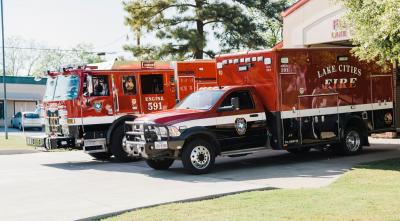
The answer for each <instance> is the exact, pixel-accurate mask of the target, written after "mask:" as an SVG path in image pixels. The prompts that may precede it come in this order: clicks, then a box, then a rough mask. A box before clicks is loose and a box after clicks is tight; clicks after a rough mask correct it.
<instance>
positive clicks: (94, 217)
mask: <svg viewBox="0 0 400 221" xmlns="http://www.w3.org/2000/svg"><path fill="white" fill-rule="evenodd" d="M276 189H279V188H274V187H262V188H257V189H248V190H240V191H234V192H228V193H220V194H214V195H209V196H201V197H194V198H189V199H185V200H177V201H172V202H167V203H158V204H154V205H149V206H141V207H137V208H133V209H127V210H121V211H117V212H111V213H106V214H102V215H98V216H92V217H87V218H83V219H77V221H89V220H100V219H105V218H109V217H111V216H117V215H121V214H123V213H126V212H133V211H136V210H141V209H148V208H153V207H157V206H163V205H168V204H173V203H190V202H198V201H203V200H211V199H217V198H221V197H224V196H231V195H236V194H240V193H247V192H254V191H268V190H276Z"/></svg>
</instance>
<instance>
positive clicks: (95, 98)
mask: <svg viewBox="0 0 400 221" xmlns="http://www.w3.org/2000/svg"><path fill="white" fill-rule="evenodd" d="M111 85H112V84H111V76H110V75H87V76H86V79H85V81H84V85H83V102H82V106H81V108H82V124H83V125H84V126H85V132H89V131H91V130H92V131H101V128H100V126H99V125H104V124H109V123H111V122H113V121H114V119H115V118H114V107H113V106H114V104H113V99H112V86H111ZM86 127H89V129H87V128H86ZM91 127H93V128H91ZM94 127H96V129H94ZM99 133H100V134H97V136H101V135H102V134H101V133H102V132H99ZM104 133H105V131H104ZM87 134H89V133H87ZM104 137H105V134H104Z"/></svg>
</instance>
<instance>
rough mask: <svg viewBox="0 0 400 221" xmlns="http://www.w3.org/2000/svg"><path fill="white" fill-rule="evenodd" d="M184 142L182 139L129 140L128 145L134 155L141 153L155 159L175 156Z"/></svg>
mask: <svg viewBox="0 0 400 221" xmlns="http://www.w3.org/2000/svg"><path fill="white" fill-rule="evenodd" d="M184 143H185V141H184V140H180V139H170V140H167V141H155V142H141V141H129V140H128V141H126V147H127V149H128V150H130V152H131V154H133V155H139V156H141V157H143V158H146V159H153V158H159V157H174V152H175V151H176V150H180V149H182V147H183V144H184Z"/></svg>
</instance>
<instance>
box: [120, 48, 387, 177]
mask: <svg viewBox="0 0 400 221" xmlns="http://www.w3.org/2000/svg"><path fill="white" fill-rule="evenodd" d="M216 61H217V79H218V85H219V87H215V88H209V89H203V90H201V91H198V92H195V93H193V94H191V95H190V96H188V97H187V98H186V99H184V100H183V101H182V102H181V103H179V104H178V105H177V106H176V108H175V109H172V110H167V111H162V112H155V113H151V114H147V115H145V116H143V117H141V118H138V119H136V120H135V121H134V122H128V123H127V124H128V126H129V128H130V130H131V131H128V132H127V140H128V141H127V144H128V146H130V147H131V148H132V149H135V150H136V151H137V152H138V153H139V154H140V155H142V156H144V157H145V158H147V162H148V164H149V166H151V167H153V168H155V169H166V168H168V165H169V163H171V162H173V160H174V159H181V160H182V162H183V165H184V167H185V168H186V169H187V170H188V171H189V172H191V173H195V174H199V173H206V172H208V171H209V170H210V169H211V167H212V165H213V163H214V159H215V156H217V155H222V156H242V155H246V154H249V153H254V152H257V151H259V150H262V149H265V148H273V149H286V150H288V151H290V152H305V151H308V150H309V149H310V148H311V147H327V146H328V147H332V148H334V149H335V150H337V151H338V152H341V153H344V154H356V153H358V152H359V151H361V148H362V146H363V145H368V135H369V134H371V133H373V132H385V131H393V130H394V118H393V116H394V113H393V80H392V78H393V73H392V69H391V68H390V67H387V68H386V69H384V68H382V67H380V66H378V65H376V64H374V63H367V62H362V61H359V60H357V58H355V57H353V56H352V55H351V54H350V49H349V48H321V49H280V50H277V49H274V50H265V51H255V52H246V53H237V54H230V55H222V56H218V57H217V58H216ZM163 128H164V129H163Z"/></svg>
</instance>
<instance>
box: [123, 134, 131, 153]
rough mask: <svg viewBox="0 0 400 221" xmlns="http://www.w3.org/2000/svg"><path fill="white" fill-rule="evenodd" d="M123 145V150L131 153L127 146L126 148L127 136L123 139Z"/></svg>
mask: <svg viewBox="0 0 400 221" xmlns="http://www.w3.org/2000/svg"><path fill="white" fill-rule="evenodd" d="M121 145H122V149H123V150H124V151H125V152H126V153H129V152H130V150H128V148H127V146H126V136H124V137H122V143H121Z"/></svg>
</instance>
